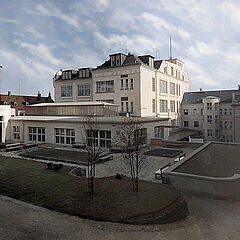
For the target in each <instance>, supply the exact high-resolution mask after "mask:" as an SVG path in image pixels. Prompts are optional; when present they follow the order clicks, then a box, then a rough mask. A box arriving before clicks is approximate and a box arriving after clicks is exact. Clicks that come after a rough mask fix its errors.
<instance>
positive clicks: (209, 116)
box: [207, 115, 212, 123]
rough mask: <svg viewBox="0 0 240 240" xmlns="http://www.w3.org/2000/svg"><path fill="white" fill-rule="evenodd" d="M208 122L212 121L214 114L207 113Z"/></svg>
mask: <svg viewBox="0 0 240 240" xmlns="http://www.w3.org/2000/svg"><path fill="white" fill-rule="evenodd" d="M207 122H208V123H212V115H207Z"/></svg>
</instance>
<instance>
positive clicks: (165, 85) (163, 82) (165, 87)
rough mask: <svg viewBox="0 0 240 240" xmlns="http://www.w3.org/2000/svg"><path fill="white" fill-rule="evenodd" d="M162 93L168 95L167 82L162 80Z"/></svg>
mask: <svg viewBox="0 0 240 240" xmlns="http://www.w3.org/2000/svg"><path fill="white" fill-rule="evenodd" d="M160 93H168V91H167V81H163V80H160Z"/></svg>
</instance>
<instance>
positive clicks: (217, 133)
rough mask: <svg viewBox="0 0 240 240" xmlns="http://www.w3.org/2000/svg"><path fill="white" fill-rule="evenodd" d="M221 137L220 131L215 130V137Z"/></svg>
mask: <svg viewBox="0 0 240 240" xmlns="http://www.w3.org/2000/svg"><path fill="white" fill-rule="evenodd" d="M218 136H219V131H218V129H216V130H215V137H218Z"/></svg>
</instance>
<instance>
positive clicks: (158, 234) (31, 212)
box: [0, 196, 240, 240]
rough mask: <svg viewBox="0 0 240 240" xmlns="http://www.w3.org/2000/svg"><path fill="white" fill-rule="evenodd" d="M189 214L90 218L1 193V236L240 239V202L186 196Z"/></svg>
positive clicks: (18, 239) (87, 239) (106, 239)
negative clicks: (169, 218)
mask: <svg viewBox="0 0 240 240" xmlns="http://www.w3.org/2000/svg"><path fill="white" fill-rule="evenodd" d="M186 198H187V200H188V202H189V208H190V216H189V217H188V218H187V219H186V220H183V221H180V222H176V223H172V224H165V225H146V226H142V225H137V226H135V225H126V224H116V223H106V222H97V221H90V220H86V219H81V218H77V217H73V216H68V215H65V214H60V213H56V212H52V211H50V210H47V209H44V208H41V207H38V206H34V205H31V204H28V203H24V202H21V201H18V200H15V199H12V198H8V197H4V196H0V213H1V217H0V239H4V240H9V239H11V240H13V239H14V240H15V239H16V240H23V239H24V240H25V239H26V240H29V239H34V240H38V239H44V240H45V239H51V240H55V239H69V240H75V239H81V240H90V239H91V240H101V239H103V240H110V239H116V240H117V239H121V240H127V239H129V240H135V239H136V240H143V239H146V240H149V239H151V240H157V239H158V240H159V239H160V240H161V239H163V240H176V239H177V240H188V239H189V240H190V239H193V240H227V239H231V240H239V239H240V202H230V201H216V200H210V199H202V198H198V197H192V196H186Z"/></svg>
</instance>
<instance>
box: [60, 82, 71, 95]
mask: <svg viewBox="0 0 240 240" xmlns="http://www.w3.org/2000/svg"><path fill="white" fill-rule="evenodd" d="M61 97H72V86H71V85H66V86H61Z"/></svg>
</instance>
